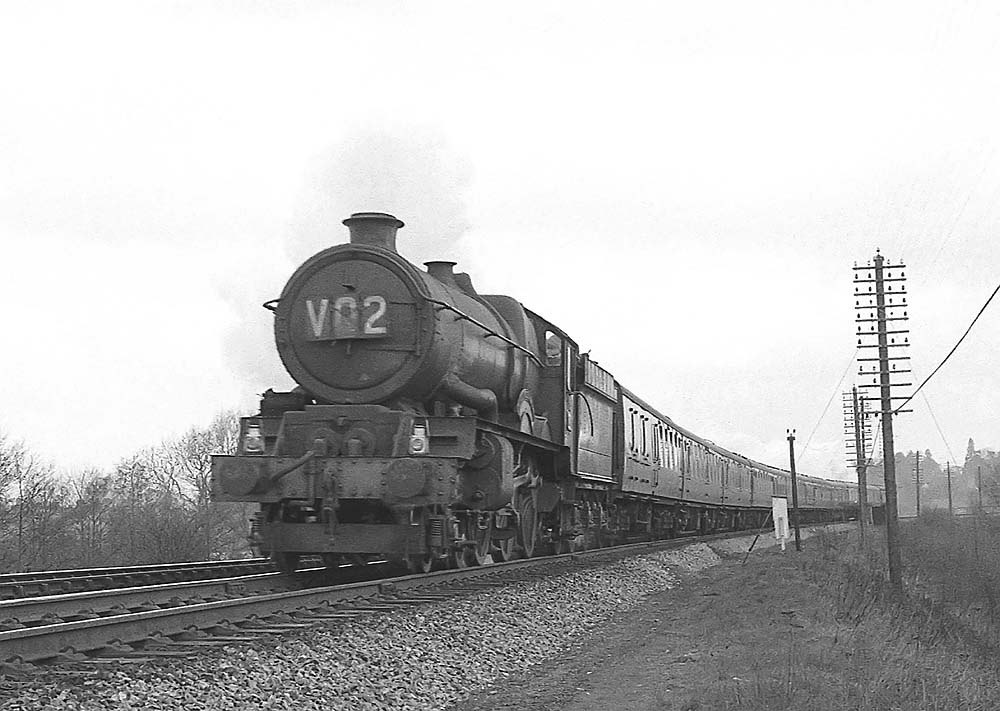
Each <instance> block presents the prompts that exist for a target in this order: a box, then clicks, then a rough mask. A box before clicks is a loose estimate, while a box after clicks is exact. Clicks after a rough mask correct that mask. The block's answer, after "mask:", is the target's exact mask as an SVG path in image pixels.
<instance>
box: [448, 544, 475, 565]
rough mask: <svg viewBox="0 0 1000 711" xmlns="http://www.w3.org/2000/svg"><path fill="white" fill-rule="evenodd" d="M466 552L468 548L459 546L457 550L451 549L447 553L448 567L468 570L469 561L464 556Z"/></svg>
mask: <svg viewBox="0 0 1000 711" xmlns="http://www.w3.org/2000/svg"><path fill="white" fill-rule="evenodd" d="M468 551H469V546H460V547H459V548H452V549H451V550H450V551H449V552H448V567H449V568H458V569H459V570H462V569H464V568H468V567H469V565H470V563H469V559H468V557H467V555H466V554H467V553H468Z"/></svg>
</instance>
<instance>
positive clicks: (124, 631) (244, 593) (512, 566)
mask: <svg viewBox="0 0 1000 711" xmlns="http://www.w3.org/2000/svg"><path fill="white" fill-rule="evenodd" d="M752 533H753V532H749V534H750V535H752ZM745 535H748V532H747V531H740V532H735V533H725V534H716V535H714V536H708V537H705V538H704V539H702V540H717V539H720V538H727V537H733V536H745ZM690 542H691V539H690V538H685V539H673V540H666V541H656V542H644V543H633V544H628V545H623V546H616V547H611V548H601V549H597V550H592V551H585V552H579V553H570V554H564V555H557V556H548V557H542V558H530V559H524V560H515V561H509V562H505V563H497V564H493V565H486V566H481V567H472V568H465V569H456V570H445V571H437V572H431V573H427V574H420V575H407V576H403V577H393V578H384V577H383V578H380V579H377V580H369V581H361V582H348V583H340V584H335V585H324V584H321V581H322V579H323V578H322V576H321V575H319V572H320V571H318V570H307V571H300V574H296V575H294V576H283V575H282V574H280V573H273V572H272V573H259V574H253V575H249V576H238V577H232V578H225V579H217V580H210V581H189V582H184V583H172V584H160V585H151V586H141V587H135V588H129V589H120V590H113V591H99V592H85V593H75V594H68V595H57V596H48V597H47V598H30V599H24V600H11V601H4V602H0V617H5V618H8V619H7V620H5V623H4V624H3V625H0V627H6V628H5V629H2V631H0V664H3V665H4V669H5V670H6V671H7V672H9V673H17V672H19V671H23V670H25V669H31V668H33V667H32V666H31V665H52V664H60V665H65V664H69V665H74V666H76V665H83V666H92V665H107V664H119V663H135V662H149V661H152V660H155V659H158V658H170V657H184V656H191V655H195V654H197V653H198V650H199V649H201V648H204V647H215V646H220V645H226V644H233V643H237V642H248V641H251V640H253V639H256V638H259V637H260V636H261V635H265V634H281V633H286V632H289V631H293V630H299V629H303V628H308V627H310V626H313V625H316V624H320V623H330V622H334V623H336V622H337V621H344V620H350V619H354V618H356V617H358V616H360V615H363V614H366V613H368V612H372V611H377V610H387V609H394V608H397V607H400V606H408V605H419V604H423V603H426V602H431V601H439V600H442V599H448V598H452V597H456V596H461V595H463V594H466V593H468V592H469V591H473V590H476V589H481V588H482V587H496V586H501V585H507V584H510V583H511V582H514V581H516V580H521V579H524V578H525V577H544V576H547V575H552V574H555V573H557V572H564V571H566V570H567V569H579V566H587V565H600V564H604V563H606V562H607V561H608V560H614V559H618V558H623V557H627V556H632V555H638V554H642V553H647V552H655V551H658V550H665V549H669V548H674V547H678V546H682V545H686V544H688V543H690ZM283 586H284V587H286V588H289V587H291V588H296V589H280V588H282V587H283Z"/></svg>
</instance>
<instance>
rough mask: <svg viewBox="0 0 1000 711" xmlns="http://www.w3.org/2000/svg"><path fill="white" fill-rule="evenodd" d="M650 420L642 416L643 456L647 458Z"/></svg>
mask: <svg viewBox="0 0 1000 711" xmlns="http://www.w3.org/2000/svg"><path fill="white" fill-rule="evenodd" d="M648 420H649V418H648V417H646V416H645V415H643V416H642V456H644V457H645V456H646V422H647V421H648Z"/></svg>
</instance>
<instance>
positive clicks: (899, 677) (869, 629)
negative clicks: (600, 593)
mask: <svg viewBox="0 0 1000 711" xmlns="http://www.w3.org/2000/svg"><path fill="white" fill-rule="evenodd" d="M901 533H902V543H903V549H902V550H903V560H904V570H905V585H904V589H905V592H904V593H903V594H902V595H900V594H898V593H897V592H895V591H894V590H892V588H891V587H890V586H889V585H888V582H887V580H886V573H885V570H886V563H885V553H884V550H883V545H884V531H883V530H881V529H879V530H877V531H876V533H875V535H874V536H870V537H869V538H870V540H869V541H868V545H867V546H861V545H860V544H859V542H858V540H857V538H856V537H848V536H818V537H816V538H814V539H812V540H811V541H810V544H809V546H808V547H807V550H806V551H804V552H803V553H801V554H796V555H794V556H787V557H780V558H775V559H774V561H773V564H772V565H769V566H768V568H769V573H768V574H769V575H771V576H781V577H783V578H784V582H785V583H786V584H787V585H788V586H793V585H794V586H796V588H797V590H798V592H799V593H800V595H806V596H809V595H811V596H812V601H813V603H814V604H812V605H810V606H809V618H808V619H804V618H803V617H802V616H801V613H800V616H799V617H797V618H794V619H798V620H799V621H800V622H801V623H802V624H796V623H794V622H789V624H787V625H785V626H781V625H780V624H779V625H776V624H775V622H774V619H775V618H777V619H779V620H780V617H781V614H780V613H779V614H778V615H775V616H772V619H771V621H770V622H769V623H768V624H767V625H761V624H759V623H758V624H757V625H756V626H754V627H752V629H753V631H754V634H755V635H756V646H754V645H753V644H752V643H748V642H747V641H745V640H744V641H742V642H741V643H740V644H734V645H727V649H726V651H725V653H724V654H722V655H720V656H721V658H720V659H718V666H717V669H718V674H717V679H716V680H715V682H714V683H713V684H711V685H710V686H709V687H707V688H705V689H703V691H702V693H698V694H696V695H692V696H691V697H690V698H688V699H686V700H685V701H684V703H683V704H682V705H681V706H679V707H678V706H676V705H675V703H676V700H672V701H671V702H667V701H666V700H665V703H664V705H663V706H662V708H671V709H674V708H683V709H685V710H686V711H688V710H690V711H694V710H695V709H713V710H714V709H741V710H752V711H758V710H759V711H764V710H767V711H773V710H775V709H789V710H792V709H794V710H795V711H804V710H806V711H827V710H829V711H841V710H843V709H858V710H859V711H883V710H885V711H889V710H895V709H900V710H904V709H905V710H906V711H911V710H914V709H941V710H948V711H953V710H965V709H969V710H972V709H983V710H986V709H990V710H992V709H1000V626H998V621H1000V600H998V592H1000V521H993V520H988V519H978V520H972V519H963V520H961V521H953V520H951V519H949V518H948V517H947V516H942V515H928V516H925V517H922V518H921V519H920V520H919V521H915V522H907V523H906V524H905V525H903V526H902V530H901ZM747 589H750V588H749V587H748V588H747ZM782 599H783V602H782V604H784V599H791V598H790V597H789V598H782ZM800 599H801V598H800ZM789 619H791V618H789Z"/></svg>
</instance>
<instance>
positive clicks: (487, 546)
mask: <svg viewBox="0 0 1000 711" xmlns="http://www.w3.org/2000/svg"><path fill="white" fill-rule="evenodd" d="M491 518H492V517H491ZM491 525H492V523H491V522H487V525H486V527H485V528H484V529H482V530H480V529H479V528H478V527H477V528H476V529H475V535H476V545H474V546H469V547H468V548H466V549H465V554H466V556H467V557H468V559H469V563H470V565H487V564H488V563H489V562H490V552H491V551H492V549H493V536H492V530H491Z"/></svg>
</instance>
